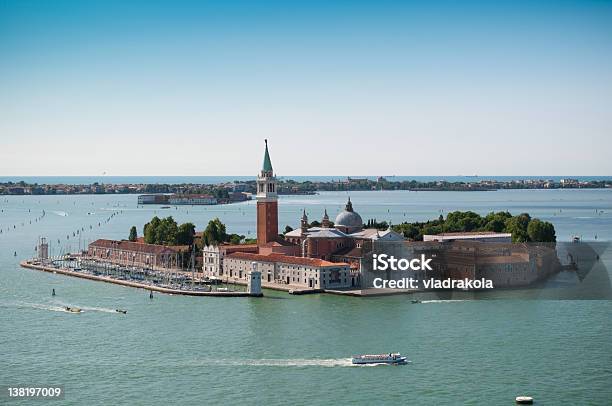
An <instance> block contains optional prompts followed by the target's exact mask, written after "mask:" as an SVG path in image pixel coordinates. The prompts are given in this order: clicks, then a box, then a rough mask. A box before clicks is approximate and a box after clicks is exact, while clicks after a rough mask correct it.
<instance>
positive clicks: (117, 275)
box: [20, 261, 263, 312]
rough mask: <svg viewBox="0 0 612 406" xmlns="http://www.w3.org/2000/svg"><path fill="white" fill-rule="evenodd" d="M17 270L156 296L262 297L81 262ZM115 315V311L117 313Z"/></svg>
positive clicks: (184, 279)
mask: <svg viewBox="0 0 612 406" xmlns="http://www.w3.org/2000/svg"><path fill="white" fill-rule="evenodd" d="M20 266H21V267H23V268H28V269H34V270H37V271H43V272H50V273H53V274H60V275H66V276H72V277H76V278H82V279H88V280H92V281H99V282H106V283H114V284H117V285H123V286H129V287H132V288H139V289H146V290H149V291H151V293H152V292H153V291H155V292H160V293H166V294H173V295H187V296H213V297H214V296H222V297H261V296H263V293H261V292H258V293H251V292H247V291H228V290H225V291H223V290H212V289H210V288H206V287H202V286H201V285H200V284H199V283H198V286H195V283H194V284H191V285H190V284H189V282H188V279H187V277H186V276H185V275H182V274H176V275H161V274H160V273H155V272H151V271H146V270H141V269H127V268H121V267H117V266H112V267H111V266H100V264H94V263H90V262H87V261H83V262H81V265H80V266H79V267H78V268H72V269H71V268H68V267H64V266H59V265H54V264H53V263H52V262H51V263H47V264H44V263H40V262H38V261H22V262H21V263H20ZM156 278H164V279H166V282H167V285H159V284H156V283H155V281H158V280H159V279H156ZM118 312H119V311H118Z"/></svg>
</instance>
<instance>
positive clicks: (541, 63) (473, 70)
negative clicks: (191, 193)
mask: <svg viewBox="0 0 612 406" xmlns="http://www.w3.org/2000/svg"><path fill="white" fill-rule="evenodd" d="M610 38H612V2H598V1H567V2H562V3H561V2H548V1H544V2H538V3H537V4H536V3H531V2H512V3H499V2H495V3H489V2H482V1H471V2H462V3H458V4H456V3H453V2H447V1H440V2H435V3H432V2H427V3H421V4H419V3H414V2H396V1H377V2H371V1H356V2H342V1H329V2H317V1H315V2H309V3H307V4H285V3H282V2H271V1H263V2H257V3H254V2H245V1H224V2H206V3H204V2H197V1H184V2H180V3H174V2H170V1H159V2H145V1H129V2H125V1H114V0H113V1H104V2H101V1H98V2H97V1H89V2H82V1H67V0H58V1H54V2H47V1H40V0H34V1H28V2H24V1H10V0H7V1H3V2H2V5H1V6H0V53H1V55H3V57H2V58H0V88H1V89H2V92H0V137H1V139H2V148H0V176H2V177H7V176H9V177H13V176H16V177H20V176H23V177H25V176H37V174H40V173H45V174H46V175H49V176H102V175H103V174H106V175H107V176H200V175H202V174H204V176H249V175H254V174H256V173H257V171H258V169H259V168H260V167H261V162H262V159H263V147H264V143H263V140H264V138H267V139H268V140H269V145H270V155H271V158H272V164H273V166H274V169H275V171H276V172H277V173H278V174H286V173H308V174H309V175H308V176H327V175H326V174H328V173H347V174H356V175H351V176H364V175H359V174H363V173H370V174H401V173H412V174H414V175H407V176H458V175H456V174H463V175H464V176H471V175H474V174H479V175H480V174H482V173H487V174H494V175H488V176H535V175H514V174H516V173H527V174H529V173H573V175H568V176H574V177H575V176H581V175H584V176H607V175H606V174H608V173H612V160H611V159H610V158H609V156H610V151H611V150H612V137H611V136H610V134H612V121H611V120H610V119H609V118H610V117H612V41H610ZM83 173H86V174H89V175H82V174H83ZM142 174H146V175H142ZM244 174H247V175H244ZM448 174H452V175H448ZM286 176H287V175H285V177H286ZM335 176H340V175H335ZM343 176H346V175H343ZM387 176H390V175H387ZM404 176H406V175H404Z"/></svg>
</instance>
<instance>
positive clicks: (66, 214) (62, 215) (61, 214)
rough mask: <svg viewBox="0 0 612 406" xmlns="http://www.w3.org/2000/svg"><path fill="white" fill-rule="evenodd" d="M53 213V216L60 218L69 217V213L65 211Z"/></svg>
mask: <svg viewBox="0 0 612 406" xmlns="http://www.w3.org/2000/svg"><path fill="white" fill-rule="evenodd" d="M52 213H53V214H57V215H58V216H61V217H67V216H68V213H66V212H65V211H53V212H52Z"/></svg>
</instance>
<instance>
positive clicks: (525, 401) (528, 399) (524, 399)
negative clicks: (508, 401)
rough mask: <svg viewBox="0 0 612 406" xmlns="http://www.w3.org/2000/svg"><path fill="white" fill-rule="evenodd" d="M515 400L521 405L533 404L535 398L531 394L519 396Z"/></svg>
mask: <svg viewBox="0 0 612 406" xmlns="http://www.w3.org/2000/svg"><path fill="white" fill-rule="evenodd" d="M515 401H516V403H517V404H519V405H532V404H533V398H532V397H531V396H517V397H516V399H515Z"/></svg>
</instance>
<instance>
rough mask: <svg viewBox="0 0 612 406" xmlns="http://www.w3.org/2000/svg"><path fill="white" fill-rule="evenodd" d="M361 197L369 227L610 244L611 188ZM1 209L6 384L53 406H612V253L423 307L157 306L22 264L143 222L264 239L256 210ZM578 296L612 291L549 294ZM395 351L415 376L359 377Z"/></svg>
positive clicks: (341, 197) (41, 204)
mask: <svg viewBox="0 0 612 406" xmlns="http://www.w3.org/2000/svg"><path fill="white" fill-rule="evenodd" d="M346 197H347V195H346V193H322V194H320V195H315V196H289V197H282V198H281V201H280V207H279V211H280V212H279V218H280V220H279V224H280V225H281V227H283V228H284V226H285V225H286V224H289V225H292V226H293V227H295V226H296V225H297V224H298V223H299V216H300V214H301V211H302V209H303V208H306V210H307V212H308V214H309V216H310V217H311V219H319V218H320V217H321V216H322V214H323V210H324V209H327V210H328V212H329V213H330V216H331V217H332V218H333V216H334V215H335V213H336V212H337V211H339V210H340V209H341V207H342V206H343V205H344V203H345V200H346ZM351 200H352V201H353V205H354V208H355V210H356V211H358V212H359V213H360V214H361V215H362V217H363V218H364V219H368V218H377V219H378V220H391V221H392V222H393V223H399V222H402V221H414V220H424V219H428V218H434V217H437V216H438V215H439V214H445V213H448V212H449V211H452V210H467V209H470V210H474V211H477V212H479V213H482V214H484V213H487V212H488V211H491V210H509V211H511V212H512V213H514V214H518V213H520V212H529V213H530V214H532V216H535V217H539V218H542V219H545V220H548V221H551V222H553V223H554V224H555V227H556V229H557V235H558V237H559V239H560V240H569V239H570V238H571V237H572V236H574V235H580V236H582V238H583V239H585V240H594V239H595V237H597V241H611V240H612V191H611V190H565V191H564V190H554V191H535V190H525V191H520V190H514V191H512V190H508V191H499V192H351ZM0 209H1V210H2V212H1V213H0V228H1V229H2V230H3V232H2V233H0V348H1V349H2V353H3V356H2V361H1V362H0V385H29V386H31V385H34V386H39V385H64V387H65V399H64V400H57V401H54V402H53V403H54V404H70V405H73V404H74V405H80V404H87V405H98V404H100V405H109V404H113V405H117V404H126V405H134V404H146V405H149V404H232V405H234V404H265V405H270V404H288V403H290V404H330V403H335V404H364V405H371V404H394V403H404V404H425V405H445V404H446V405H456V404H474V405H476V404H478V405H481V404H501V405H503V404H513V401H514V397H515V396H517V395H520V394H527V395H529V396H533V397H534V398H535V399H536V401H537V404H542V405H558V404H577V405H585V404H593V405H609V404H612V334H611V333H612V318H611V314H612V301H611V300H609V299H610V297H609V296H608V295H609V289H608V288H609V286H610V283H609V276H610V275H609V274H607V272H608V271H607V270H606V268H612V266H611V265H612V255H610V252H609V250H608V251H605V252H604V253H603V256H602V258H601V262H602V266H601V267H599V268H598V270H597V272H595V271H594V272H592V273H590V274H588V275H587V276H586V278H585V279H584V280H583V281H582V282H577V281H576V280H575V276H573V275H567V274H565V275H559V276H558V277H557V278H555V279H554V280H553V281H551V282H550V289H549V290H544V291H541V290H533V289H523V290H512V291H500V292H493V293H491V292H489V293H487V294H473V293H454V294H452V295H448V296H444V297H443V296H440V295H435V294H429V295H424V296H422V299H423V300H424V302H423V303H422V304H420V305H413V304H412V303H411V301H410V300H411V299H412V297H411V296H393V297H377V298H352V297H340V296H332V295H310V296H290V295H288V294H285V293H281V292H273V291H266V292H265V294H266V296H265V297H264V298H192V297H182V296H169V295H162V294H158V295H155V297H154V298H153V300H150V299H149V295H148V293H147V292H145V291H143V290H138V289H132V288H127V287H121V286H116V285H110V284H105V283H100V282H92V281H86V280H80V279H75V278H69V277H63V276H59V275H53V274H47V273H41V272H37V271H32V270H26V269H22V268H19V266H18V262H19V261H20V260H21V259H23V258H26V257H30V256H32V255H33V254H34V246H35V244H36V240H37V238H38V237H39V236H45V237H47V238H48V239H49V241H50V242H51V254H59V253H60V252H63V251H65V250H67V249H71V250H76V249H78V247H79V246H84V245H85V244H86V243H87V242H88V241H92V240H94V239H97V238H126V237H127V235H128V232H129V228H130V226H132V225H136V226H137V227H138V229H139V231H140V230H142V226H143V225H144V223H145V222H146V221H148V220H149V219H150V218H151V217H152V216H153V215H155V214H157V215H160V216H162V215H164V216H165V215H173V216H174V217H175V218H176V219H177V221H179V222H181V221H192V222H194V223H195V224H196V225H197V227H198V229H202V228H203V227H204V226H205V225H206V223H207V222H208V220H210V219H212V218H214V217H219V218H220V219H221V220H222V221H223V222H225V223H226V224H227V226H228V231H231V232H238V233H241V234H245V235H248V236H253V235H254V232H255V206H254V202H246V203H241V204H235V205H228V206H211V207H202V206H200V207H180V208H178V209H174V208H172V209H166V210H163V209H160V208H159V206H150V207H144V208H141V207H137V206H136V196H126V195H121V196H111V195H101V196H27V197H21V196H6V197H5V196H2V197H0ZM43 210H44V211H45V216H44V217H42V218H40V216H41V213H42V211H43ZM112 213H117V214H116V215H114V216H113V217H111V215H112ZM37 219H38V221H37ZM30 221H31V222H32V224H30ZM98 223H99V224H100V225H98ZM90 226H91V228H90ZM77 230H79V234H78V235H77V234H76V231H77ZM81 230H83V231H81ZM73 233H74V236H73ZM79 237H80V238H79ZM58 240H59V242H58ZM15 253H17V256H15V255H14V254H15ZM566 283H567V284H578V285H579V287H582V288H583V289H591V288H595V287H598V286H599V287H601V286H604V287H605V289H603V290H602V292H601V294H599V295H598V296H597V297H598V299H596V300H576V297H580V296H576V297H573V296H572V295H571V294H564V295H562V297H564V300H557V299H551V297H555V295H551V294H549V293H544V292H551V291H552V292H554V289H555V288H556V287H557V286H565V285H564V284H566ZM606 283H607V285H606ZM589 284H592V285H593V286H592V287H591V286H590V285H589ZM52 289H55V290H56V292H57V295H56V296H55V297H52V296H51V290H52ZM566 291H567V290H566ZM63 306H77V307H81V308H83V309H84V312H83V313H81V314H69V313H66V312H64V311H62V307H63ZM116 308H123V309H127V310H128V314H126V315H122V314H118V313H116V312H115V311H114V309H116ZM389 351H400V352H402V353H403V354H405V355H407V356H408V358H409V359H410V360H411V361H412V362H411V363H410V364H408V365H406V366H399V367H398V366H368V367H355V366H352V365H351V363H350V356H351V355H352V354H355V353H379V352H389ZM7 402H9V404H10V403H12V402H13V401H9V400H7V399H6V398H0V403H7ZM17 403H19V402H17ZM21 403H22V404H29V403H31V401H23V402H21ZM41 404H42V401H41Z"/></svg>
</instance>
